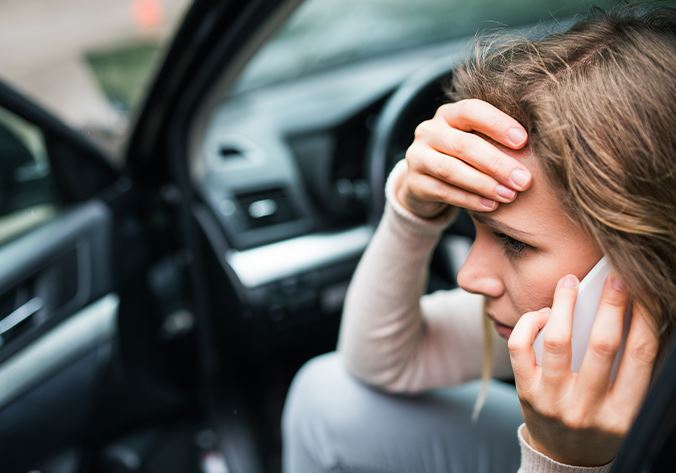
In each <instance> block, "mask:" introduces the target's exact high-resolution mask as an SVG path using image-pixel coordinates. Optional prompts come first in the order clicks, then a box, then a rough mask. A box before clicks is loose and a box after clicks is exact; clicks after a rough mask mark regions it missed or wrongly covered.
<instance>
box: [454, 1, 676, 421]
mask: <svg viewBox="0 0 676 473" xmlns="http://www.w3.org/2000/svg"><path fill="white" fill-rule="evenodd" d="M475 51H476V52H475V55H474V57H473V58H472V59H470V60H469V61H468V62H467V63H466V64H465V65H463V66H462V67H461V68H460V69H459V70H457V71H456V73H455V74H454V76H453V79H452V83H451V87H450V89H449V90H448V91H447V93H448V95H449V97H450V98H451V99H452V100H460V99H465V98H477V99H481V100H484V101H486V102H489V103H491V104H492V105H494V106H495V107H497V108H499V109H500V110H502V111H503V112H505V113H507V114H508V115H511V116H512V117H514V118H515V119H516V120H518V121H519V122H520V123H521V124H522V125H523V126H524V127H525V128H526V130H527V131H528V136H529V146H530V148H531V150H532V152H533V155H534V156H535V157H536V159H537V160H538V161H539V163H540V165H541V166H542V168H543V170H544V172H545V174H546V175H547V177H548V179H549V181H550V182H551V183H552V185H553V186H554V188H555V191H556V192H557V194H558V196H559V198H560V201H561V202H562V203H563V206H564V209H565V211H566V213H567V215H568V217H569V218H571V219H572V220H573V221H575V222H576V223H577V224H579V225H580V226H581V227H582V228H583V230H584V231H586V233H587V234H588V235H589V236H590V238H591V239H593V241H594V242H595V243H596V244H597V245H598V247H599V248H600V250H601V251H602V252H603V254H605V255H606V256H607V257H608V258H609V259H610V261H611V263H612V264H613V266H614V268H615V269H616V270H617V271H618V273H619V274H621V275H622V276H623V279H624V282H625V285H626V287H627V291H628V293H629V295H630V297H631V298H632V299H633V300H635V301H638V302H640V303H641V304H643V305H644V306H645V307H646V309H647V310H648V313H649V314H650V316H651V318H652V321H653V328H654V330H655V332H656V334H657V336H658V337H659V339H660V347H661V349H663V348H664V347H665V345H666V343H667V341H668V339H669V338H670V336H671V335H672V333H673V331H674V327H675V326H676V165H675V164H676V10H674V9H672V8H652V9H649V10H647V11H645V10H644V11H643V12H638V11H637V10H636V8H631V7H629V8H627V7H624V8H622V9H616V10H613V11H610V12H604V11H602V10H600V9H593V10H592V11H591V12H590V14H589V15H588V16H587V17H586V18H585V19H584V20H581V21H579V22H577V23H576V24H575V25H574V26H573V27H571V28H570V29H569V30H568V31H565V32H562V33H555V34H552V35H550V36H547V37H545V38H544V39H539V40H528V39H523V38H521V39H505V38H503V39H499V38H496V37H495V36H493V37H492V38H488V39H484V40H483V41H480V42H478V43H477V47H476V49H475ZM484 325H486V324H484ZM484 332H485V337H484V338H485V340H486V342H487V343H486V344H485V348H486V349H485V352H486V353H485V356H484V364H485V365H484V370H483V374H482V378H483V379H484V381H486V380H487V379H489V378H490V366H489V364H488V361H486V360H490V355H491V353H490V350H491V348H490V344H489V343H488V341H489V339H490V334H489V333H487V331H486V330H484ZM487 370H488V372H487ZM486 389H487V383H486V382H484V383H483V389H482V390H481V393H480V395H479V398H478V399H477V403H476V406H475V412H474V417H475V418H476V416H477V415H478V411H479V410H480V408H481V405H482V404H483V402H484V400H485V396H486Z"/></svg>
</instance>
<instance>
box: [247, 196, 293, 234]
mask: <svg viewBox="0 0 676 473" xmlns="http://www.w3.org/2000/svg"><path fill="white" fill-rule="evenodd" d="M235 199H236V200H237V203H238V204H239V207H240V209H241V210H242V214H243V215H244V219H245V221H246V226H247V228H249V229H254V228H262V227H267V226H270V225H277V224H280V223H286V222H291V221H294V220H297V219H298V218H299V215H298V212H297V211H296V208H295V206H294V205H293V202H292V201H291V199H290V198H289V195H288V193H287V191H286V189H284V188H281V187H276V188H269V189H264V190H257V191H248V192H240V193H237V194H236V195H235Z"/></svg>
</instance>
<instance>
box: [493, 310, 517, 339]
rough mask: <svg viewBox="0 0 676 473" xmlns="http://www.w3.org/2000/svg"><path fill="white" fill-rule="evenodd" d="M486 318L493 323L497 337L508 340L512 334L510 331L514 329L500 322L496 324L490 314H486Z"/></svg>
mask: <svg viewBox="0 0 676 473" xmlns="http://www.w3.org/2000/svg"><path fill="white" fill-rule="evenodd" d="M487 315H488V318H489V319H491V320H492V321H493V325H494V326H495V331H496V332H498V335H500V336H501V337H502V338H504V339H505V340H508V339H509V336H510V335H511V334H512V330H514V327H512V326H510V325H505V324H503V323H501V322H498V321H497V320H496V319H495V317H494V316H493V315H491V314H487Z"/></svg>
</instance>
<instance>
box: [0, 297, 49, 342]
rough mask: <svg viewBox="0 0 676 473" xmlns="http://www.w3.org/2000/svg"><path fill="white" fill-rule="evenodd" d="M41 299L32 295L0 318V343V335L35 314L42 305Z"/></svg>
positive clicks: (0, 336) (0, 338)
mask: <svg viewBox="0 0 676 473" xmlns="http://www.w3.org/2000/svg"><path fill="white" fill-rule="evenodd" d="M43 305H44V304H43V302H42V299H40V298H39V297H34V298H32V299H30V300H28V301H26V302H25V303H24V304H23V305H21V306H19V307H17V308H16V309H15V310H14V311H13V312H12V313H11V314H9V315H8V316H7V317H5V318H3V319H2V320H0V345H2V336H3V335H4V334H6V333H7V332H9V331H10V330H12V329H13V328H14V327H16V326H17V325H19V324H20V323H21V322H23V321H24V320H26V319H28V318H30V317H32V316H34V315H35V314H37V313H38V312H39V311H40V309H42V306H43Z"/></svg>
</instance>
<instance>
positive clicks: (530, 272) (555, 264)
mask: <svg viewBox="0 0 676 473" xmlns="http://www.w3.org/2000/svg"><path fill="white" fill-rule="evenodd" d="M496 146H499V147H500V148H501V149H502V150H503V151H504V152H506V153H508V154H510V155H511V156H513V157H514V158H516V159H518V160H519V161H520V162H521V163H523V164H524V165H525V166H526V167H527V168H528V169H529V170H530V172H531V173H532V174H533V184H532V186H531V187H530V189H529V190H527V191H525V192H522V193H520V194H519V195H518V196H517V198H516V200H515V201H514V202H512V203H511V204H501V205H500V206H499V207H498V209H497V210H495V211H493V212H489V213H472V219H473V220H474V225H475V228H476V239H475V241H474V244H473V245H472V249H471V251H470V254H469V256H468V257H467V260H466V262H465V264H464V265H463V267H462V268H461V270H460V272H459V273H458V284H459V285H460V286H461V287H462V288H463V289H465V290H466V291H469V292H473V293H476V294H482V295H484V296H485V297H486V311H487V313H488V315H489V317H491V318H492V319H493V321H494V322H496V324H495V326H496V330H497V331H498V333H499V334H500V335H502V336H503V337H505V338H509V335H510V334H511V331H512V328H513V327H514V325H516V322H517V321H518V320H519V318H520V317H521V316H522V315H523V314H524V313H526V312H529V311H533V310H539V309H541V308H543V307H551V304H552V299H553V296H554V289H555V287H556V283H557V281H558V280H559V279H560V278H561V277H562V276H564V275H566V274H569V273H572V274H575V275H576V276H577V277H578V278H579V279H582V278H583V277H584V276H585V275H586V274H587V273H588V272H589V270H590V269H591V268H592V267H593V266H594V265H595V264H596V262H598V260H599V259H600V258H601V254H600V251H599V250H598V248H597V247H596V245H595V244H594V243H593V242H592V240H591V239H590V238H589V237H588V236H587V234H586V233H584V232H583V231H582V229H581V228H580V227H579V226H578V225H577V224H575V222H573V221H572V220H571V219H570V218H569V217H567V216H566V214H565V213H564V210H563V206H562V204H561V203H560V202H559V200H558V199H557V196H556V193H555V192H554V190H553V188H552V185H551V184H550V182H549V181H548V179H547V177H546V176H545V174H544V173H543V171H542V169H540V166H539V165H538V163H537V158H536V157H534V156H532V155H530V151H529V149H525V150H521V151H511V150H509V149H507V148H505V147H502V146H500V145H497V144H496Z"/></svg>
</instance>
